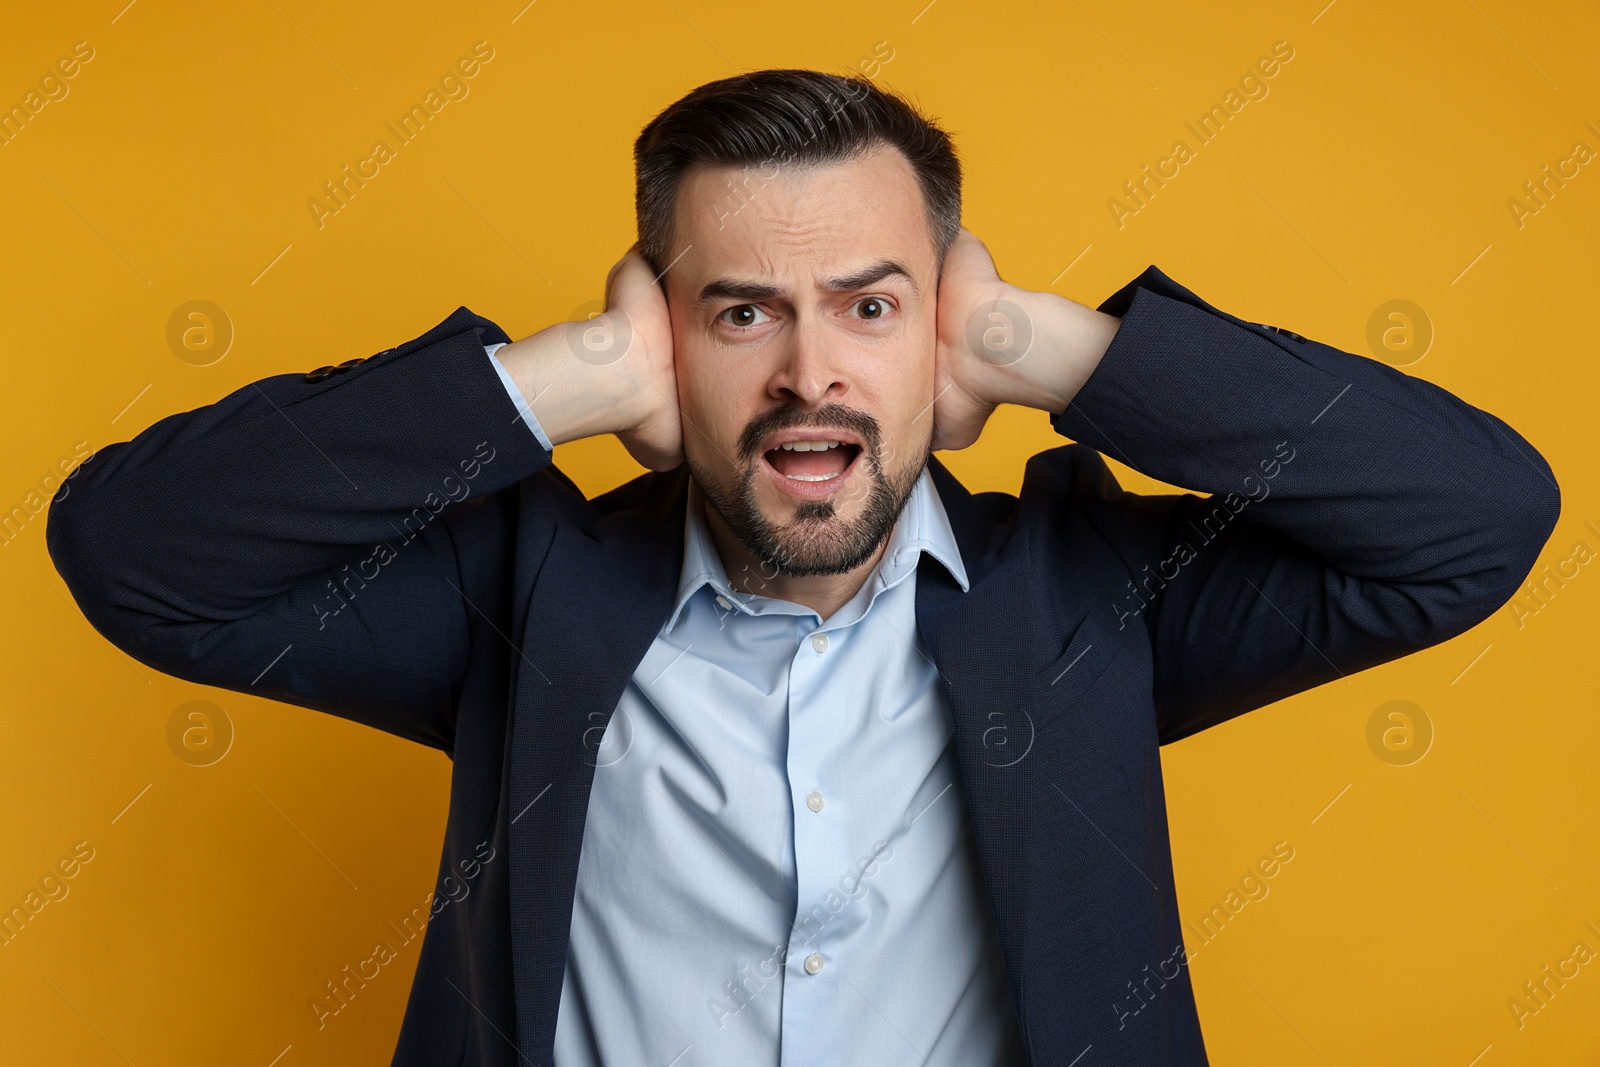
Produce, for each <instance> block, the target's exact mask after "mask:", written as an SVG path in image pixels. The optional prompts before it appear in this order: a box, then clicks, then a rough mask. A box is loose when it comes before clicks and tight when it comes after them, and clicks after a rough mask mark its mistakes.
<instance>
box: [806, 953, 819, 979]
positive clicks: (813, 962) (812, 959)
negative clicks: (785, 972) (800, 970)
mask: <svg viewBox="0 0 1600 1067" xmlns="http://www.w3.org/2000/svg"><path fill="white" fill-rule="evenodd" d="M820 970H822V957H821V956H819V955H817V954H816V953H815V952H813V953H812V954H811V955H809V956H807V957H806V973H807V974H816V973H817V972H818V971H820Z"/></svg>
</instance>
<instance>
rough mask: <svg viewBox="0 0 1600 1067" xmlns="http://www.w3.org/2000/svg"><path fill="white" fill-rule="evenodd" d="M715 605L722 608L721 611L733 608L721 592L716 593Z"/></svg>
mask: <svg viewBox="0 0 1600 1067" xmlns="http://www.w3.org/2000/svg"><path fill="white" fill-rule="evenodd" d="M717 606H718V607H720V608H722V610H723V611H732V610H733V605H732V604H730V603H728V598H727V597H725V596H723V595H722V594H721V593H718V594H717Z"/></svg>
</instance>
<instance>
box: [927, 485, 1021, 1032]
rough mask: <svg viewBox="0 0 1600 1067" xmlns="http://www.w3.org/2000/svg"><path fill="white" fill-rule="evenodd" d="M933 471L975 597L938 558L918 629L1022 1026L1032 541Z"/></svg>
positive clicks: (931, 564) (931, 565) (931, 566)
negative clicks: (949, 725) (934, 676)
mask: <svg viewBox="0 0 1600 1067" xmlns="http://www.w3.org/2000/svg"><path fill="white" fill-rule="evenodd" d="M928 467H929V470H930V472H931V473H932V475H933V481H934V485H935V487H936V488H937V489H938V490H939V498H940V500H941V501H942V502H943V504H944V507H945V511H946V513H947V514H948V515H949V518H950V526H951V529H952V530H953V532H954V533H955V537H956V543H957V545H958V546H959V547H960V549H961V560H962V563H963V564H964V565H965V567H966V569H967V581H968V586H969V590H968V592H966V593H962V591H961V587H960V586H959V585H958V584H957V583H956V581H955V579H954V578H953V577H951V575H950V574H949V572H948V571H946V570H945V569H944V567H943V565H941V564H940V563H939V562H938V561H937V560H935V559H934V558H933V557H932V556H929V555H924V556H923V557H922V562H921V563H920V564H919V566H918V569H917V626H918V629H919V630H920V631H921V633H922V637H923V640H924V642H926V644H927V646H928V649H929V651H930V653H931V655H932V657H933V662H934V664H935V666H936V667H937V668H938V671H939V675H940V681H941V685H942V686H943V689H944V693H945V697H946V699H947V701H948V702H949V705H950V716H951V719H952V721H953V725H954V733H955V745H956V754H957V758H958V762H959V763H960V766H961V775H962V784H963V786H964V787H965V790H966V799H967V807H968V811H969V814H970V816H971V819H972V829H973V834H974V836H975V837H976V839H977V844H978V858H979V863H980V866H981V867H982V870H983V877H984V883H985V885H986V887H987V889H988V893H989V900H990V903H991V906H992V907H993V910H994V917H995V921H996V927H997V932H998V935H999V940H1000V950H1001V955H1002V957H1003V959H1004V961H1005V966H1006V974H1007V977H1008V979H1009V984H1010V987H1011V995H1012V1001H1013V1005H1014V1007H1015V1009H1016V1012H1017V1017H1018V1019H1019V1021H1020V1020H1021V1018H1022V1006H1023V998H1024V993H1025V990H1024V989H1023V984H1022V979H1023V975H1024V973H1025V967H1024V959H1023V938H1022V933H1023V928H1024V915H1025V912H1026V909H1027V885H1028V841H1029V827H1028V813H1029V810H1030V801H1029V798H1030V796H1031V795H1032V794H1031V790H1032V779H1033V765H1034V762H1035V761H1033V760H1031V759H1028V758H1026V756H1027V754H1028V752H1029V751H1030V749H1031V748H1032V745H1033V721H1032V719H1031V717H1030V716H1029V714H1028V712H1027V710H1026V709H1025V708H1024V707H1023V701H1024V698H1025V695H1026V682H1027V679H1026V666H1025V664H1026V660H1025V659H1023V658H1022V657H1020V656H1019V654H1018V653H1019V647H1020V645H1021V644H1022V643H1024V642H1025V641H1026V640H1027V637H1028V635H1027V634H1025V633H1019V632H1018V621H1019V620H1022V619H1025V618H1026V617H1027V603H1028V585H1027V580H1028V574H1029V559H1028V554H1029V550H1028V538H1027V531H1026V530H1025V529H1018V530H1016V531H1015V533H1014V535H1013V533H1012V530H1011V529H1010V528H1007V527H1003V526H1000V525H997V524H996V523H994V522H993V521H991V520H989V519H988V518H986V517H985V516H984V515H983V514H982V511H981V509H980V508H979V506H978V504H977V502H976V501H975V500H974V499H973V498H972V494H971V493H969V492H968V491H967V490H966V488H965V487H963V486H962V485H961V483H960V482H958V481H956V479H955V476H954V475H952V474H951V473H950V472H949V471H948V470H947V469H946V468H945V466H944V465H943V464H942V463H940V462H939V461H938V460H937V459H936V458H930V459H929V462H928Z"/></svg>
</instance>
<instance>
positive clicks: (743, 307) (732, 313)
mask: <svg viewBox="0 0 1600 1067" xmlns="http://www.w3.org/2000/svg"><path fill="white" fill-rule="evenodd" d="M719 317H720V318H721V319H722V321H723V322H726V323H727V324H728V325H730V326H741V327H749V326H759V325H761V323H762V322H764V321H766V313H765V312H763V311H762V310H761V309H760V308H758V307H756V306H755V305H754V304H740V305H739V306H738V307H731V308H729V309H728V310H727V311H724V312H723V313H722V314H721V315H720V316H719Z"/></svg>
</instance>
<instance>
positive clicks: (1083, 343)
mask: <svg viewBox="0 0 1600 1067" xmlns="http://www.w3.org/2000/svg"><path fill="white" fill-rule="evenodd" d="M1004 299H1005V300H1006V301H1008V302H1009V303H1011V304H1012V305H1013V306H1014V307H1015V308H1016V309H1017V319H1018V321H1017V323H1016V326H1015V329H1016V331H1017V333H1018V334H1019V335H1020V334H1021V333H1023V332H1024V331H1026V332H1027V335H1028V336H1027V338H1026V341H1025V344H1026V347H1025V348H1022V351H1021V354H1020V355H1018V356H1016V357H1015V358H1014V359H1012V360H1011V361H1010V362H1006V363H1003V364H1000V365H994V364H993V363H991V364H990V366H989V368H988V376H989V380H988V383H987V388H986V393H987V395H988V396H989V397H990V398H991V399H993V400H994V401H995V402H996V403H1005V404H1016V405H1019V406H1021V407H1029V408H1037V409H1039V410H1041V411H1046V412H1049V413H1050V414H1052V415H1055V414H1059V413H1060V412H1062V411H1064V410H1066V407H1067V405H1068V404H1070V403H1071V402H1072V398H1073V397H1074V396H1076V395H1077V393H1078V390H1079V389H1081V388H1082V387H1083V383H1084V382H1086V381H1088V379H1089V376H1090V375H1091V374H1093V373H1094V370H1095V368H1096V367H1098V366H1099V365H1100V359H1101V357H1102V356H1104V355H1105V352H1106V349H1107V348H1108V347H1109V346H1110V344H1111V339H1112V337H1114V336H1115V335H1116V332H1117V327H1118V326H1119V325H1121V320H1120V319H1117V318H1115V317H1113V316H1111V315H1107V314H1104V313H1103V312H1099V311H1095V310H1093V309H1092V308H1088V307H1085V306H1084V305H1082V304H1079V303H1078V302H1077V301H1074V300H1069V299H1068V298H1066V297H1063V296H1057V295H1056V294H1054V293H1042V292H1033V291H1030V290H1027V289H1020V288H1018V287H1016V286H1010V287H1009V292H1008V293H1007V294H1006V295H1005V297H1004ZM1018 341H1019V342H1022V341H1023V338H1021V337H1020V336H1019V337H1018ZM1018 347H1019V348H1021V347H1022V345H1021V344H1019V346H1018Z"/></svg>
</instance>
